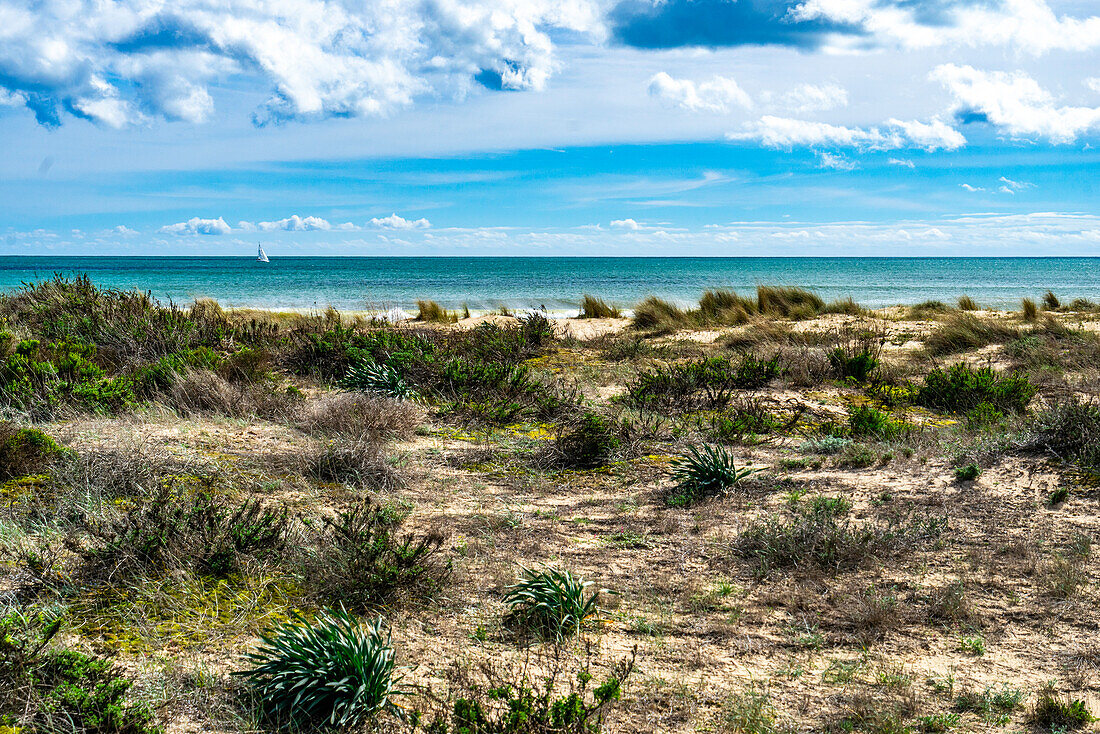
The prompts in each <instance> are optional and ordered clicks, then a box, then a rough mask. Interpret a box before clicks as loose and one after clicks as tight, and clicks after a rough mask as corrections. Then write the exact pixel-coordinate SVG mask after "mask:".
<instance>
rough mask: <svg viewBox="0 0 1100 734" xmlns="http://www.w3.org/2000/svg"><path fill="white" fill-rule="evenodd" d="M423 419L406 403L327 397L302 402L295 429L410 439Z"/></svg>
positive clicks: (370, 397)
mask: <svg viewBox="0 0 1100 734" xmlns="http://www.w3.org/2000/svg"><path fill="white" fill-rule="evenodd" d="M422 419H423V411H422V409H421V408H420V407H419V406H417V405H416V404H414V403H411V402H408V401H405V400H394V399H393V398H387V397H381V396H376V395H362V394H358V393H329V394H325V395H321V396H319V397H317V398H315V399H312V400H309V401H306V402H303V403H302V404H301V406H299V409H298V412H297V415H296V417H295V425H297V426H298V427H299V428H301V429H302V430H303V431H306V432H307V433H311V434H314V435H323V436H343V437H345V438H358V437H360V436H364V435H366V436H374V437H379V438H391V437H392V438H401V439H409V438H412V436H413V433H414V432H415V431H416V427H417V426H418V425H420V422H421V420H422Z"/></svg>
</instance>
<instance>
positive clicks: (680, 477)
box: [668, 445, 760, 506]
mask: <svg viewBox="0 0 1100 734" xmlns="http://www.w3.org/2000/svg"><path fill="white" fill-rule="evenodd" d="M758 471H760V470H759V469H754V468H751V467H741V468H738V467H737V464H736V463H735V462H734V458H733V454H731V453H730V452H729V451H727V450H726V449H724V448H722V447H721V446H706V445H704V446H702V447H695V446H692V447H690V448H689V449H688V450H687V452H686V453H684V454H683V455H682V456H680V457H678V458H676V459H674V460H673V462H672V465H671V474H672V479H673V481H675V482H676V488H675V491H674V492H673V493H672V495H670V496H669V498H668V502H669V504H670V505H676V506H686V505H690V504H693V503H694V502H697V501H699V500H701V499H703V498H704V497H709V496H711V495H715V494H718V493H720V492H722V491H724V490H726V489H729V488H730V487H734V486H736V485H737V483H738V482H740V481H741V480H742V479H744V478H745V477H748V476H750V475H752V474H755V473H756V472H758Z"/></svg>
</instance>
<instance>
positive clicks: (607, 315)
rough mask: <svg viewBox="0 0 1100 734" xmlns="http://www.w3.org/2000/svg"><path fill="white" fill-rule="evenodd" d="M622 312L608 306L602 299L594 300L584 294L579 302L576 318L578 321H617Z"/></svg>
mask: <svg viewBox="0 0 1100 734" xmlns="http://www.w3.org/2000/svg"><path fill="white" fill-rule="evenodd" d="M620 316H622V312H621V311H620V310H619V309H618V308H616V307H615V306H612V305H610V304H609V303H607V301H605V300H603V299H602V298H596V297H595V296H590V295H587V294H585V296H584V298H583V299H582V300H581V310H580V314H579V315H578V316H577V318H580V319H617V318H619V317H620Z"/></svg>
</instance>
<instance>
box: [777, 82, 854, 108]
mask: <svg viewBox="0 0 1100 734" xmlns="http://www.w3.org/2000/svg"><path fill="white" fill-rule="evenodd" d="M779 102H780V104H781V105H782V106H783V107H785V108H787V109H789V110H791V111H793V112H799V113H805V112H818V111H824V110H834V109H837V108H839V107H847V106H848V90H847V89H845V88H844V87H841V86H839V85H836V84H800V85H798V86H797V87H795V88H794V89H792V90H790V91H789V92H786V93H784V94H783V95H782V96H781V97H780V98H779Z"/></svg>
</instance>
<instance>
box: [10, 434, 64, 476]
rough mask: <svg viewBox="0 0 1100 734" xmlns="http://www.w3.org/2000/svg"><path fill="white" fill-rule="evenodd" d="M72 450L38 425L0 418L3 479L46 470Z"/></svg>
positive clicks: (41, 472)
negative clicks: (34, 426)
mask: <svg viewBox="0 0 1100 734" xmlns="http://www.w3.org/2000/svg"><path fill="white" fill-rule="evenodd" d="M70 453H71V452H70V451H69V449H66V448H64V447H62V446H60V445H59V444H58V443H57V442H56V441H54V440H53V439H52V438H51V437H50V436H48V435H46V434H45V433H43V432H42V431H39V430H38V429H37V428H17V427H16V426H15V425H14V424H12V423H9V422H7V421H0V482H3V481H7V480H8V479H18V478H20V477H25V476H28V475H31V474H44V473H45V472H46V471H47V470H48V469H49V468H50V467H51V465H53V464H54V463H55V462H57V461H58V460H60V459H62V458H64V457H66V456H68V455H70Z"/></svg>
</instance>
